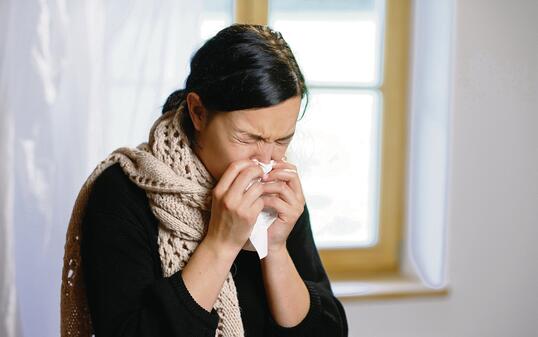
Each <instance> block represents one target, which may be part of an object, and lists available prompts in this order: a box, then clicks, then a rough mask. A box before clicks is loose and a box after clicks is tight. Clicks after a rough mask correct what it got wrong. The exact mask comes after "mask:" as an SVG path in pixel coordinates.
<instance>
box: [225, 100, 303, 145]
mask: <svg viewBox="0 0 538 337" xmlns="http://www.w3.org/2000/svg"><path fill="white" fill-rule="evenodd" d="M300 107H301V98H300V97H299V96H294V97H291V98H289V99H287V100H285V101H283V102H281V103H279V104H277V105H273V106H270V107H266V108H256V109H245V110H236V111H231V112H228V113H225V114H223V115H225V116H226V120H227V121H226V122H227V126H228V127H229V128H230V131H236V132H240V131H245V132H249V133H253V134H257V135H262V136H265V137H268V136H281V135H282V133H286V132H288V131H290V130H293V129H294V128H295V124H296V123H297V118H298V115H299V110H300Z"/></svg>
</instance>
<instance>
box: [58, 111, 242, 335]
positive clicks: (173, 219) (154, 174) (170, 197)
mask: <svg viewBox="0 0 538 337" xmlns="http://www.w3.org/2000/svg"><path fill="white" fill-rule="evenodd" d="M184 107H185V105H184V104H181V105H180V107H179V109H177V110H175V111H174V110H171V111H168V112H167V113H165V114H163V115H161V116H160V117H159V118H158V119H157V120H156V121H155V123H154V124H153V126H152V127H151V130H150V134H149V141H148V142H144V143H141V144H140V145H138V146H137V147H136V148H128V147H120V148H118V149H116V150H114V151H113V152H112V153H110V154H109V155H108V156H107V157H106V158H105V159H104V160H103V161H102V162H101V163H99V165H97V167H96V168H95V169H94V170H93V172H92V173H91V174H90V175H89V177H88V178H87V180H86V181H85V182H84V184H83V185H82V188H81V190H80V192H79V194H78V196H77V198H76V201H75V205H74V207H73V211H72V214H71V218H70V221H69V226H68V229H67V234H66V242H65V252H64V261H63V271H62V286H61V333H62V336H63V337H65V336H84V337H87V336H91V334H92V333H93V329H92V323H91V317H90V312H89V308H88V301H87V298H86V292H85V285H84V277H83V272H84V271H83V270H82V263H81V262H82V261H81V256H80V239H81V220H82V218H83V215H84V212H85V206H86V202H87V200H88V197H89V194H90V191H91V189H92V185H93V182H94V181H95V179H96V178H97V177H98V176H99V174H101V172H103V171H104V170H105V169H106V168H107V167H109V166H111V165H113V164H115V163H118V162H119V163H120V166H121V167H122V169H123V171H124V173H125V174H126V175H127V176H128V177H129V179H130V180H131V181H133V182H134V183H135V184H136V185H138V186H139V187H141V188H142V189H144V191H145V192H146V195H147V196H148V200H149V204H150V207H151V210H152V212H153V214H155V216H156V217H157V219H158V220H159V234H158V245H159V256H160V259H161V265H162V270H163V274H164V277H169V276H171V275H172V274H174V273H176V272H177V271H179V270H182V269H183V268H184V267H185V264H186V263H187V261H188V260H189V258H190V256H191V255H192V253H193V251H194V250H195V249H196V247H197V246H198V244H199V243H200V241H201V240H202V239H203V237H204V236H205V233H206V231H207V225H208V223H209V218H210V210H211V190H212V189H213V187H214V185H215V183H216V182H215V180H214V178H213V177H212V176H211V175H210V173H209V172H208V171H207V169H206V167H205V166H204V164H203V163H202V162H201V161H200V159H199V158H198V156H197V155H196V154H195V153H194V151H193V150H192V148H191V146H190V144H189V141H188V138H187V137H186V136H185V134H184V133H183V131H182V129H181V127H180V125H179V120H180V118H179V117H180V114H181V113H182V111H183V110H184ZM214 308H215V310H216V311H217V313H218V315H219V323H218V326H217V329H216V332H215V336H224V337H228V336H234V337H235V336H243V335H244V330H243V323H242V321H241V314H240V310H239V303H238V299H237V291H236V288H235V284H234V280H233V278H232V274H231V273H228V276H227V278H226V281H225V282H224V284H223V286H222V289H221V291H220V293H219V295H218V298H217V300H216V302H215V305H214Z"/></svg>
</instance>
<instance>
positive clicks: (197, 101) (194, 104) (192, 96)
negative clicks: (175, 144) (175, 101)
mask: <svg viewBox="0 0 538 337" xmlns="http://www.w3.org/2000/svg"><path fill="white" fill-rule="evenodd" d="M186 100H187V104H188V107H189V115H190V116H191V120H192V123H193V124H194V128H195V129H196V131H200V130H201V129H203V128H204V127H205V125H206V122H207V110H206V108H205V107H204V105H203V103H202V100H201V98H200V96H198V94H197V93H195V92H193V91H191V92H189V93H188V94H187V98H186Z"/></svg>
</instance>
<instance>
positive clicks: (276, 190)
mask: <svg viewBox="0 0 538 337" xmlns="http://www.w3.org/2000/svg"><path fill="white" fill-rule="evenodd" d="M262 182H263V183H264V184H263V186H264V194H265V195H262V197H261V198H262V199H263V201H264V204H265V206H266V207H272V208H274V209H275V210H276V212H277V213H278V216H277V218H276V220H275V221H274V222H273V223H272V224H271V226H269V229H268V230H267V236H268V238H267V253H268V254H271V252H272V251H273V252H274V251H279V250H281V249H283V248H286V240H287V239H288V235H289V234H290V232H291V230H292V229H293V226H294V225H295V223H296V222H297V220H298V219H299V217H300V216H301V214H303V211H304V205H305V198H304V194H303V189H302V186H301V182H300V180H299V174H298V173H297V167H296V166H295V165H293V164H291V163H288V162H285V161H277V162H276V163H275V164H274V165H273V169H272V170H271V172H269V173H268V174H267V175H266V177H264V178H263V179H262Z"/></svg>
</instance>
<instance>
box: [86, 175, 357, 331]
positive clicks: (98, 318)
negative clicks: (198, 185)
mask: <svg viewBox="0 0 538 337" xmlns="http://www.w3.org/2000/svg"><path fill="white" fill-rule="evenodd" d="M157 235H158V220H157V218H156V217H155V216H154V215H153V213H152V212H151V209H150V206H149V203H148V199H147V196H146V194H145V192H144V191H143V190H142V189H141V188H140V187H138V186H137V185H136V184H134V183H133V182H131V181H130V180H129V178H128V177H127V176H126V175H125V174H124V172H123V170H122V169H121V167H120V166H119V164H113V165H112V166H110V167H108V168H107V169H105V170H104V171H103V172H102V173H101V174H100V175H99V176H98V177H97V179H96V181H95V184H94V187H93V189H92V191H91V193H90V196H89V200H88V204H87V208H86V212H85V215H84V218H83V220H82V239H81V255H82V264H83V268H84V279H85V282H86V291H87V295H88V302H89V303H88V304H89V308H90V313H91V317H92V323H93V327H94V332H95V335H96V336H97V337H104V336H152V337H159V336H177V337H184V336H211V337H213V336H214V335H215V330H216V328H217V322H218V314H217V312H216V311H215V309H212V311H211V312H208V311H207V310H205V309H204V308H203V307H202V306H200V305H199V304H198V303H197V302H196V301H195V300H194V298H193V297H192V296H191V295H190V293H189V291H188V289H187V288H186V287H185V284H184V283H183V279H182V277H181V270H180V271H178V272H176V273H175V274H173V275H172V276H170V277H163V273H162V269H161V262H160V258H159V254H158V245H157ZM287 248H288V251H289V254H290V256H291V258H292V260H293V262H294V264H295V266H296V268H297V270H298V272H299V274H300V275H301V277H302V278H303V280H304V282H305V285H306V286H307V288H308V291H309V295H310V303H311V304H310V309H309V311H308V314H307V316H306V317H305V318H304V319H303V321H301V322H300V323H299V324H298V325H296V326H294V327H283V326H280V325H278V324H277V323H276V322H275V321H274V320H273V318H272V315H271V313H270V311H269V307H268V304H267V299H266V294H265V289H264V286H263V279H262V274H261V268H260V267H261V266H260V260H259V257H258V254H257V253H256V252H253V251H247V250H241V251H240V253H239V254H238V255H237V257H236V259H235V262H234V264H233V266H232V268H231V270H230V271H231V272H232V274H233V279H234V281H235V285H236V288H237V293H238V300H239V305H240V308H241V318H242V321H243V325H244V329H245V336H247V337H260V336H324V337H325V336H326V337H342V336H347V335H348V327H347V319H346V315H345V312H344V308H343V307H342V304H341V303H340V301H339V300H338V299H337V298H336V297H334V295H333V292H332V290H331V287H330V283H329V280H328V278H327V275H326V273H325V270H324V268H323V266H322V263H321V260H320V258H319V254H318V251H317V249H316V246H315V243H314V240H313V237H312V230H311V227H310V220H309V215H308V209H307V207H306V205H305V210H304V212H303V214H302V215H301V217H300V218H299V219H298V221H297V223H296V224H295V226H294V228H293V230H292V232H291V233H290V235H289V237H288V240H287ZM283 286H285V285H283Z"/></svg>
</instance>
